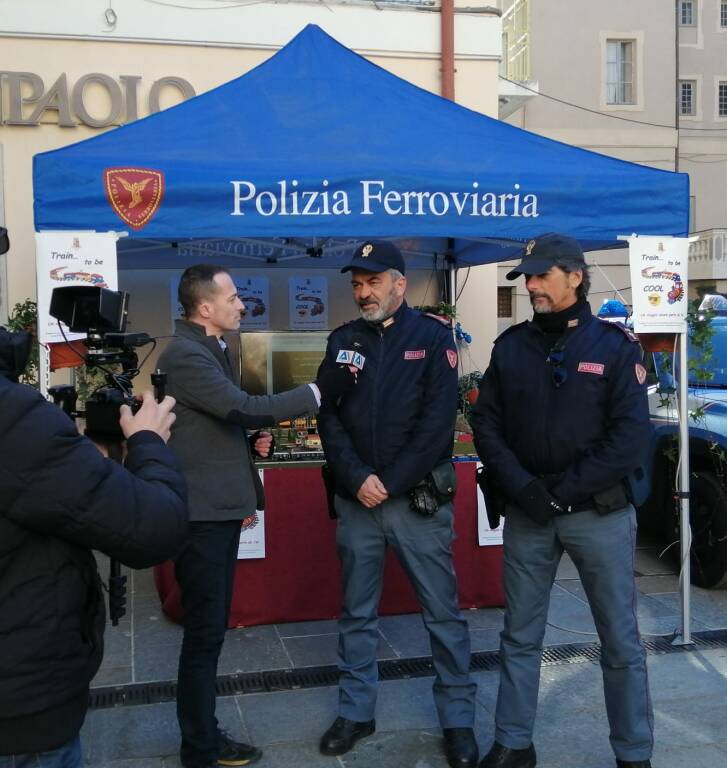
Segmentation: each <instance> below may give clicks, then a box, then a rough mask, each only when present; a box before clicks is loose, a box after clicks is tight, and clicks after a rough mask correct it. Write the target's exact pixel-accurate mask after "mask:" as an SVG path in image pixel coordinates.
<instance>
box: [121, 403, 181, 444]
mask: <svg viewBox="0 0 727 768" xmlns="http://www.w3.org/2000/svg"><path fill="white" fill-rule="evenodd" d="M176 402H177V401H176V400H175V399H174V398H173V397H170V396H169V395H167V396H166V397H165V398H164V400H162V401H161V403H157V401H156V400H155V399H154V394H153V393H152V392H144V395H143V396H142V403H141V408H139V410H138V411H137V412H136V413H132V412H131V408H129V406H128V405H122V406H121V418H120V419H119V424H120V425H121V431H122V432H123V433H124V437H125V438H126V439H127V440H128V439H129V438H130V437H131V436H132V435H133V434H136V433H137V432H143V431H145V430H148V431H150V432H156V434H157V435H159V437H161V439H162V440H164V442H165V443H166V442H167V440H169V436H170V434H171V429H172V424H173V423H174V420H175V419H176V418H177V417H176V416H175V415H174V414H173V413H172V408H174V406H175V405H176Z"/></svg>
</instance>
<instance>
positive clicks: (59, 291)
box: [49, 285, 166, 626]
mask: <svg viewBox="0 0 727 768" xmlns="http://www.w3.org/2000/svg"><path fill="white" fill-rule="evenodd" d="M128 307H129V294H128V293H126V292H125V291H110V290H108V289H106V288H99V287H98V286H86V285H77V286H66V287H63V288H54V289H53V293H52V294H51V302H50V314H51V316H52V317H55V318H56V319H57V320H60V321H61V322H63V323H65V324H66V325H67V326H68V328H69V330H71V331H72V332H73V333H85V334H86V341H85V344H86V352H85V354H84V353H82V352H80V351H78V350H77V349H76V348H75V347H74V346H73V345H72V344H71V343H70V342H67V343H68V344H69V346H70V347H71V349H73V350H74V351H76V353H77V354H78V355H80V356H81V357H83V359H84V362H85V364H86V367H87V368H89V369H93V368H98V369H99V370H101V371H103V372H104V374H105V379H106V385H105V386H103V387H99V388H98V389H97V390H96V391H95V392H93V393H92V394H91V396H90V397H88V398H87V399H86V410H85V411H84V412H81V411H77V410H76V399H77V394H76V390H75V389H74V388H73V387H70V386H57V387H51V388H50V390H49V391H50V393H51V395H52V396H53V401H54V402H55V403H56V405H59V406H60V407H61V408H63V410H64V411H65V412H66V413H68V415H69V416H71V417H72V418H76V417H78V416H84V417H85V419H86V435H87V436H88V437H90V438H91V439H92V440H96V441H99V442H103V443H104V444H105V445H106V446H107V448H108V452H109V457H110V458H112V459H115V460H116V461H118V462H121V459H122V455H121V442H122V441H123V440H124V434H123V432H122V431H121V426H120V425H119V417H120V414H119V410H120V408H121V406H122V405H124V404H126V405H128V406H129V407H130V408H131V410H132V411H133V412H136V411H137V410H138V409H139V403H138V401H137V400H136V399H135V398H134V396H133V394H132V380H133V379H134V377H135V376H137V375H138V374H139V359H138V357H137V355H136V351H135V350H136V348H137V347H143V346H145V345H146V344H154V345H156V340H155V339H153V338H152V337H151V336H149V335H148V334H146V333H126V318H127V315H128ZM152 351H153V347H152ZM150 354H151V353H150ZM107 366H121V370H120V371H113V370H110V369H109V368H108V367H107ZM151 379H152V384H153V385H154V394H155V397H156V399H157V401H159V402H161V400H163V399H164V387H165V382H166V374H164V373H161V372H160V371H157V372H156V373H153V374H152V376H151ZM108 592H109V618H110V619H111V623H112V624H113V625H114V626H116V625H117V624H118V623H119V619H120V618H121V617H122V616H123V615H124V613H125V612H126V576H125V575H122V574H121V566H120V563H119V562H118V560H115V559H113V558H112V559H111V561H110V565H109V584H108Z"/></svg>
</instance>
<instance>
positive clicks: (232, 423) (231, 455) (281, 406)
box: [159, 320, 318, 521]
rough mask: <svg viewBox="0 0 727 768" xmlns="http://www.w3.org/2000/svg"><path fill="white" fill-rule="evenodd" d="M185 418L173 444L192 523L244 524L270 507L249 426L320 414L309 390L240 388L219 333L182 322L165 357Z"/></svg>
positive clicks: (178, 421) (177, 426) (173, 391)
mask: <svg viewBox="0 0 727 768" xmlns="http://www.w3.org/2000/svg"><path fill="white" fill-rule="evenodd" d="M159 368H160V369H161V370H162V371H164V372H166V373H167V377H168V378H167V394H169V395H172V397H174V398H176V400H177V405H176V407H175V409H174V412H175V413H176V415H177V419H176V421H175V422H174V425H173V427H172V436H171V439H170V440H169V447H170V448H172V450H173V451H174V452H175V453H176V455H177V457H178V458H179V460H180V462H181V464H182V468H183V470H184V474H185V477H186V479H187V487H188V490H189V519H190V520H196V521H200V520H242V519H243V518H244V517H247V516H248V515H251V514H252V513H253V512H254V511H255V509H256V507H257V506H258V505H260V504H262V503H263V501H264V498H263V494H262V487H261V485H260V479H259V477H258V474H257V470H256V469H255V467H254V465H253V460H252V455H251V453H250V446H249V444H248V439H247V431H246V428H251V429H258V428H261V427H266V426H272V425H273V424H274V423H275V422H277V421H280V420H281V419H285V418H288V417H292V416H304V415H309V414H314V413H316V412H317V411H318V406H317V404H316V397H315V395H314V393H313V390H312V389H311V388H310V387H309V386H308V385H307V384H305V385H303V386H300V387H296V388H295V389H291V390H289V391H288V392H282V393H281V394H278V395H272V396H268V395H261V396H257V397H256V396H253V395H248V394H247V393H246V392H243V391H242V390H241V389H240V386H239V384H238V383H237V382H236V380H235V376H234V375H233V373H232V371H231V369H230V366H229V364H228V362H227V359H226V358H225V355H224V354H223V352H222V349H221V348H220V345H219V342H218V340H217V337H216V336H207V335H206V332H205V329H204V328H203V327H202V326H200V325H197V324H196V323H191V322H189V321H186V320H177V323H176V328H175V336H174V338H173V339H172V341H171V342H170V343H169V345H168V346H167V348H166V349H165V350H164V352H162V354H161V355H160V357H159Z"/></svg>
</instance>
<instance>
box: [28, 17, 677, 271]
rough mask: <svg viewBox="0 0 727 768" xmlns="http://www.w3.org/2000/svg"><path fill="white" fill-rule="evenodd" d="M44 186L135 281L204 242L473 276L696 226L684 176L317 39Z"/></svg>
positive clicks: (250, 252) (241, 254)
mask: <svg viewBox="0 0 727 768" xmlns="http://www.w3.org/2000/svg"><path fill="white" fill-rule="evenodd" d="M145 174H146V176H145ZM147 176H148V177H150V178H151V180H148V181H147V182H146V184H145V182H144V178H146V177H147ZM33 180H34V197H35V225H36V229H37V230H38V231H41V230H75V229H85V230H88V229H95V230H99V231H104V230H124V229H128V230H129V234H130V237H129V238H126V239H125V240H124V241H123V242H122V243H121V245H120V249H119V253H120V258H119V266H120V267H121V268H122V269H123V268H125V267H126V268H136V269H138V268H144V267H162V266H170V267H171V266H182V265H183V264H181V263H180V262H179V260H178V258H177V254H178V251H177V249H176V248H175V247H174V246H175V245H177V244H179V243H187V242H191V241H194V242H198V243H199V241H202V246H201V247H206V248H208V249H210V250H213V251H214V252H215V254H218V255H220V256H221V255H223V254H224V253H227V254H228V258H227V259H226V261H227V262H228V263H230V262H232V263H238V264H239V259H240V258H242V259H247V260H249V259H253V260H258V261H263V262H265V263H266V264H269V265H270V266H275V265H276V264H286V265H287V266H291V265H290V264H289V263H288V260H289V259H293V258H313V259H316V266H338V265H339V264H340V263H341V262H342V261H344V260H345V259H346V258H347V257H348V253H349V252H350V248H351V242H352V241H353V240H355V239H358V238H365V237H372V236H377V237H389V238H397V239H398V240H399V241H400V243H401V245H402V247H403V250H404V251H405V252H406V253H407V254H409V255H410V256H411V257H412V258H416V257H417V256H420V257H424V258H426V260H427V264H431V261H430V259H429V257H431V254H439V255H442V254H447V255H448V257H449V258H448V262H449V263H450V264H454V265H456V266H467V265H474V264H481V263H487V262H492V261H498V260H502V259H505V258H508V257H509V256H511V255H512V254H513V253H514V251H515V250H516V248H519V247H521V244H522V242H523V241H525V240H527V239H529V238H531V237H534V236H536V235H538V234H541V233H543V232H548V231H559V232H564V233H567V234H569V235H571V236H573V237H576V238H578V239H579V240H580V241H581V243H582V245H583V246H584V248H585V249H586V250H594V249H600V248H607V247H618V246H620V245H622V243H619V242H617V240H616V238H617V237H618V235H622V234H631V233H639V234H661V235H685V234H686V232H687V226H688V206H689V187H688V176H687V175H686V174H678V173H672V172H668V171H662V170H657V169H653V168H647V167H644V166H640V165H636V164H633V163H628V162H624V161H621V160H617V159H613V158H609V157H606V156H603V155H599V154H596V153H593V152H588V151H586V150H582V149H579V148H576V147H572V146H568V145H565V144H562V143H559V142H556V141H552V140H550V139H546V138H544V137H542V136H538V135H536V134H533V133H529V132H527V131H524V130H521V129H519V128H516V127H514V126H511V125H508V124H506V123H502V122H500V121H498V120H494V119H492V118H489V117H486V116H484V115H482V114H479V113H477V112H473V111H471V110H469V109H466V108H465V107H462V106H460V105H458V104H455V103H453V102H450V101H447V100H445V99H443V98H440V97H439V96H436V95H434V94H432V93H429V92H428V91H425V90H422V89H421V88H418V87H416V86H414V85H411V84H410V83H408V82H406V81H404V80H402V79H400V78H398V77H396V76H394V75H392V74H391V73H389V72H387V71H386V70H384V69H381V68H380V67H378V66H376V65H374V64H372V63H370V62H369V61H367V60H366V59H364V58H362V57H361V56H359V55H357V54H355V53H353V52H352V51H350V50H349V49H347V48H345V47H344V46H342V45H341V44H339V43H338V42H336V40H334V39H333V38H331V37H329V36H328V35H327V34H326V33H325V32H323V30H321V29H320V28H319V27H316V26H312V25H311V26H307V27H306V28H305V29H303V31H302V32H300V33H299V34H298V35H297V36H296V37H295V38H294V39H293V40H292V41H291V42H290V43H288V45H286V46H285V47H284V48H283V49H282V50H280V51H279V52H278V53H276V54H275V55H274V56H272V57H271V58H270V59H269V60H267V61H266V62H264V63H263V64H261V65H259V66H258V67H256V68H255V69H253V70H252V71H250V72H248V73H247V74H245V75H243V76H241V77H239V78H237V79H235V80H233V81H231V82H229V83H227V84H225V85H222V86H220V87H218V88H215V89H214V90H212V91H209V92H207V93H204V94H202V95H200V96H197V97H195V98H193V99H190V100H189V101H186V102H184V103H182V104H180V105H178V106H176V107H173V108H171V109H168V110H165V111H163V112H160V113H158V114H155V115H152V116H150V117H147V118H145V119H143V120H139V121H137V122H134V123H131V124H129V125H125V126H123V127H120V128H118V129H117V130H114V131H109V132H107V133H105V134H103V135H100V136H97V137H94V138H91V139H87V140H85V141H82V142H79V143H77V144H73V145H70V146H67V147H64V148H61V149H58V150H54V151H52V152H45V153H41V154H39V155H36V156H35V158H34V163H33ZM124 180H125V183H124ZM133 183H137V184H139V185H142V186H144V188H143V189H141V190H139V189H138V187H137V193H136V194H137V203H138V205H142V206H143V207H144V210H145V211H146V213H147V214H149V215H147V216H146V218H144V217H137V218H139V220H138V221H136V224H134V225H129V223H128V221H124V220H123V217H121V216H120V214H119V213H117V210H115V206H116V209H120V210H121V211H122V212H123V211H126V213H127V214H129V215H130V216H131V217H133V216H134V215H136V214H135V213H134V212H133V211H132V210H131V208H132V207H133V205H132V204H133V202H134V199H135V198H134V196H133V195H134V193H133V190H132V189H131V188H132V186H133ZM142 219H143V220H142ZM130 220H132V221H133V218H132V219H130ZM138 224H140V226H139V228H134V227H135V226H136V225H138ZM140 241H143V242H140ZM221 244H226V245H221ZM253 244H255V247H253ZM255 254H257V255H255ZM198 260H199V259H198ZM216 260H217V261H220V260H221V259H220V258H217V259H216ZM223 260H224V259H223Z"/></svg>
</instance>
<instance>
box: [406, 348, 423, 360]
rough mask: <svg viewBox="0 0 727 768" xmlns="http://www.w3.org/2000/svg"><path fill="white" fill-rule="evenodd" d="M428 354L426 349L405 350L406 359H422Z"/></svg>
mask: <svg viewBox="0 0 727 768" xmlns="http://www.w3.org/2000/svg"><path fill="white" fill-rule="evenodd" d="M426 354H427V350H426V349H407V350H406V351H405V352H404V360H422V359H424V357H426Z"/></svg>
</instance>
